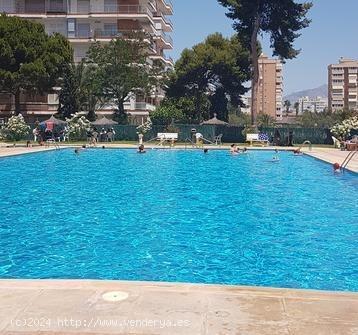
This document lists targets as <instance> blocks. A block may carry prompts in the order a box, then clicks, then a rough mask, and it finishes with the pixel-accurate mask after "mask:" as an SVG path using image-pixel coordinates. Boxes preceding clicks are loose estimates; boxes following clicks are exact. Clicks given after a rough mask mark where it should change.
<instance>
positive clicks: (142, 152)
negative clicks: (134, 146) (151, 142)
mask: <svg viewBox="0 0 358 335" xmlns="http://www.w3.org/2000/svg"><path fill="white" fill-rule="evenodd" d="M137 152H138V153H139V154H145V153H146V151H145V148H144V145H143V144H141V145H140V146H139V147H138V151H137Z"/></svg>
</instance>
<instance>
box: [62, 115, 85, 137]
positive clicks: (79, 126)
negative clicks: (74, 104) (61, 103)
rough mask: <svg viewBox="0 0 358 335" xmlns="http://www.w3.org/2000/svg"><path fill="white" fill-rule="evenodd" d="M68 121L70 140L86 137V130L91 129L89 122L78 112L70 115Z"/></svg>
mask: <svg viewBox="0 0 358 335" xmlns="http://www.w3.org/2000/svg"><path fill="white" fill-rule="evenodd" d="M66 121H67V122H68V134H69V137H70V139H72V140H81V139H83V138H86V135H87V132H88V131H89V130H90V129H91V123H90V122H89V121H88V120H87V119H86V117H85V116H83V115H81V114H80V113H76V114H74V115H72V117H71V118H70V119H66Z"/></svg>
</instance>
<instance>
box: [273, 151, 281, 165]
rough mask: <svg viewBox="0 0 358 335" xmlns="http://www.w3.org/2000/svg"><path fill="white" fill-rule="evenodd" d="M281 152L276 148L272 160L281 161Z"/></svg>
mask: <svg viewBox="0 0 358 335" xmlns="http://www.w3.org/2000/svg"><path fill="white" fill-rule="evenodd" d="M278 154H279V152H278V150H277V149H275V155H274V156H273V157H272V162H279V161H280V157H279V155H278Z"/></svg>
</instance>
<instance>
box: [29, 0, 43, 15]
mask: <svg viewBox="0 0 358 335" xmlns="http://www.w3.org/2000/svg"><path fill="white" fill-rule="evenodd" d="M25 12H26V13H45V1H44V0H25Z"/></svg>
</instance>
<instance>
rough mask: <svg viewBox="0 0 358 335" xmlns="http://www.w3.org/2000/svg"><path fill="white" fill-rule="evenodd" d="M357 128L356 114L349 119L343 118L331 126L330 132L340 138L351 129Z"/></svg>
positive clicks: (344, 137)
mask: <svg viewBox="0 0 358 335" xmlns="http://www.w3.org/2000/svg"><path fill="white" fill-rule="evenodd" d="M357 129H358V116H353V117H351V118H350V119H347V120H344V121H343V122H342V123H340V124H336V125H335V126H333V127H332V128H331V132H332V133H333V134H334V135H335V136H337V137H340V138H342V139H346V138H347V137H349V136H350V134H351V131H352V130H357Z"/></svg>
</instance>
